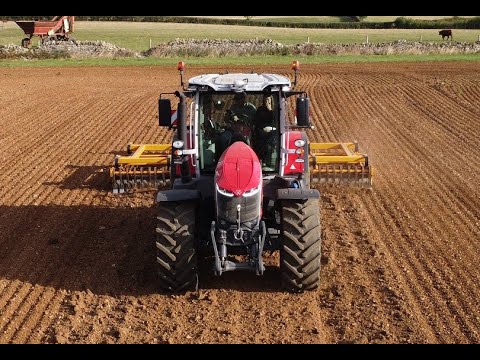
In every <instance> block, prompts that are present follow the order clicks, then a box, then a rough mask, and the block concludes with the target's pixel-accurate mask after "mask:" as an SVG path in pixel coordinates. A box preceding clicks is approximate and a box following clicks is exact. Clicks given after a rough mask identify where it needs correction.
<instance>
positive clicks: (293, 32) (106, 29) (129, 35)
mask: <svg viewBox="0 0 480 360" xmlns="http://www.w3.org/2000/svg"><path fill="white" fill-rule="evenodd" d="M479 35H480V31H479V30H454V39H455V41H466V42H473V41H476V40H478V37H479ZM367 36H368V37H369V41H370V42H372V43H376V42H389V41H395V40H400V39H404V40H409V41H419V40H420V39H422V40H423V41H432V42H441V41H442V38H441V36H439V35H438V30H435V29H432V30H410V29H408V30H403V29H402V30H401V29H379V30H376V29H285V28H266V27H251V26H228V25H202V24H173V23H130V22H77V23H76V32H75V37H76V38H77V40H104V41H107V42H110V43H113V44H115V45H118V46H121V47H125V48H129V49H133V50H138V51H143V50H147V49H148V48H149V46H150V40H152V43H153V45H155V44H158V43H162V42H168V41H170V40H173V39H176V38H197V39H204V38H208V39H225V38H230V39H240V40H246V39H252V38H256V37H258V38H260V39H273V40H276V41H278V42H281V43H284V44H295V43H303V42H306V41H308V40H310V42H319V43H362V42H365V40H366V37H367ZM23 37H24V34H23V32H22V30H21V29H20V28H19V27H18V26H17V25H16V24H15V23H13V22H9V23H8V24H7V28H6V29H5V30H0V45H6V44H20V42H21V39H22V38H23ZM36 43H37V40H34V42H33V44H34V45H35V44H36Z"/></svg>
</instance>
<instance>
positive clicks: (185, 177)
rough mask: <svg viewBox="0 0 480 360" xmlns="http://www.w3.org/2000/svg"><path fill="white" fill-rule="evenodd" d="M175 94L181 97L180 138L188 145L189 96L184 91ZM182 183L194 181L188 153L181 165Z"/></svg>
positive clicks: (179, 106) (179, 108)
mask: <svg viewBox="0 0 480 360" xmlns="http://www.w3.org/2000/svg"><path fill="white" fill-rule="evenodd" d="M175 96H176V97H178V98H179V99H180V104H179V105H178V134H177V136H178V138H179V139H180V140H181V141H183V143H184V144H185V145H186V144H187V140H188V135H187V97H186V96H185V94H184V93H181V92H179V91H177V92H175ZM180 169H181V176H182V183H184V184H187V183H189V182H191V181H192V174H191V172H190V164H189V163H188V157H187V155H183V156H182V164H181V165H180Z"/></svg>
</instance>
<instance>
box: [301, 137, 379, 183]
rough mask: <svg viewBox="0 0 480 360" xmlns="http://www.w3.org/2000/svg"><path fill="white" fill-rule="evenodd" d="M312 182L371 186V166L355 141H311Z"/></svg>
mask: <svg viewBox="0 0 480 360" xmlns="http://www.w3.org/2000/svg"><path fill="white" fill-rule="evenodd" d="M309 158H310V177H311V182H312V184H339V185H353V186H357V187H362V188H367V189H371V188H372V177H373V168H372V167H371V166H370V164H369V162H368V156H367V155H364V154H360V153H359V151H358V144H357V143H311V144H310V154H309Z"/></svg>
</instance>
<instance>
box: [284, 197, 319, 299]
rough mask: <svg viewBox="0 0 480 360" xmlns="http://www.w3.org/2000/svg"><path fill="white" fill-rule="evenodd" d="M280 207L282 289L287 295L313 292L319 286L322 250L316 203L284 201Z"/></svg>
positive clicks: (309, 201)
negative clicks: (286, 291)
mask: <svg viewBox="0 0 480 360" xmlns="http://www.w3.org/2000/svg"><path fill="white" fill-rule="evenodd" d="M281 206H282V209H281V214H282V216H281V219H282V222H281V224H282V226H281V235H282V236H281V238H282V244H281V245H282V246H281V250H280V271H281V275H282V286H283V287H284V288H285V289H286V290H288V291H290V292H303V291H306V290H314V289H316V288H318V287H319V285H320V263H321V247H322V246H321V244H322V238H321V228H320V208H319V204H318V200H317V199H311V200H303V201H302V200H284V201H282V204H281Z"/></svg>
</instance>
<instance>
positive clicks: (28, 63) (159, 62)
mask: <svg viewBox="0 0 480 360" xmlns="http://www.w3.org/2000/svg"><path fill="white" fill-rule="evenodd" d="M179 60H180V59H179V58H177V57H176V58H143V59H137V58H120V59H105V58H103V59H102V58H99V59H82V60H73V59H65V60H58V59H57V60H55V59H52V60H0V68H2V67H56V66H60V67H61V66H172V67H173V68H176V66H177V63H178V61H179ZM181 60H185V62H186V64H187V67H188V66H202V65H212V66H225V65H282V64H283V65H285V69H286V70H289V69H290V64H291V63H292V61H293V60H299V61H300V63H302V64H326V63H339V64H341V63H368V62H426V61H428V62H431V61H480V56H478V55H475V54H469V55H456V54H455V55H328V56H308V57H293V56H248V57H240V58H239V57H222V58H218V57H217V58H188V59H181ZM222 70H224V67H222Z"/></svg>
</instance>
